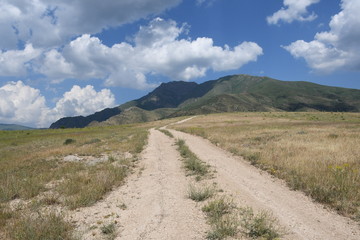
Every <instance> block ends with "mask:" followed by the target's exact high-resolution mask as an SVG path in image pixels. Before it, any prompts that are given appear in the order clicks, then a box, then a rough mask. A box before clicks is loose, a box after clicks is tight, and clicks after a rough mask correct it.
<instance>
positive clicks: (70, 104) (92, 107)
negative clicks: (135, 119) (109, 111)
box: [51, 85, 115, 117]
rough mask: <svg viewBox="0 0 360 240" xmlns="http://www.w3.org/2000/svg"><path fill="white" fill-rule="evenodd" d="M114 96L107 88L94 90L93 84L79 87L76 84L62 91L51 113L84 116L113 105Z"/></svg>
mask: <svg viewBox="0 0 360 240" xmlns="http://www.w3.org/2000/svg"><path fill="white" fill-rule="evenodd" d="M114 105H115V97H114V95H113V94H112V93H111V91H110V90H109V89H103V90H101V91H100V92H96V91H95V89H94V87H93V86H90V85H87V86H86V87H84V88H81V87H79V86H77V85H75V86H73V88H72V89H71V90H70V91H69V92H66V93H64V95H63V98H61V99H60V100H59V101H58V102H57V103H56V107H55V108H54V109H52V111H51V114H55V115H58V116H61V117H63V116H76V115H82V116H86V115H89V114H93V113H94V112H96V111H99V110H102V109H104V108H107V107H114Z"/></svg>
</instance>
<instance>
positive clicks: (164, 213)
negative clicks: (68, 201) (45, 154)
mask: <svg viewBox="0 0 360 240" xmlns="http://www.w3.org/2000/svg"><path fill="white" fill-rule="evenodd" d="M174 142H175V140H174V139H170V138H169V137H167V136H165V135H164V134H163V133H161V132H159V131H157V130H154V129H151V130H150V135H149V140H148V146H147V147H146V149H145V150H144V152H143V155H142V160H141V165H142V166H140V168H141V172H140V173H139V174H134V175H133V176H132V177H130V178H129V179H128V181H127V184H126V185H125V186H122V187H120V188H119V189H118V190H116V191H114V192H112V193H111V194H110V195H109V196H108V197H107V198H106V199H105V200H104V201H101V202H99V203H98V204H96V205H94V206H92V207H88V208H83V209H81V210H80V211H78V212H75V213H74V214H73V216H72V219H73V220H74V221H76V222H78V225H79V227H78V229H79V231H82V233H81V235H82V239H84V240H85V239H86V240H88V239H101V238H103V239H106V238H104V237H105V236H104V235H103V234H102V233H101V232H100V227H97V228H96V229H95V228H94V227H93V228H91V227H90V226H94V225H95V226H96V225H99V224H98V223H99V221H101V222H103V223H101V224H100V225H106V224H109V223H113V222H115V221H116V223H117V224H116V228H117V230H116V234H117V236H118V237H117V238H116V239H128V240H136V239H139V240H140V239H159V240H161V239H164V240H165V239H166V240H168V239H179V240H180V239H184V240H185V239H204V236H205V235H206V231H207V230H208V226H207V224H206V222H205V217H204V214H203V213H202V212H201V210H200V209H199V208H197V207H196V204H195V203H194V202H193V201H192V200H190V199H188V198H187V188H188V184H189V182H188V179H187V178H186V177H185V173H184V170H183V169H182V167H181V164H182V163H181V160H180V155H179V153H178V151H177V150H176V146H174ZM121 208H126V209H123V210H122V209H121ZM89 227H90V228H89Z"/></svg>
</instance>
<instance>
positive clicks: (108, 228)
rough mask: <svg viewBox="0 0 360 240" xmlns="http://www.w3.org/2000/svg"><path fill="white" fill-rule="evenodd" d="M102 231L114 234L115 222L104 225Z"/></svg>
mask: <svg viewBox="0 0 360 240" xmlns="http://www.w3.org/2000/svg"><path fill="white" fill-rule="evenodd" d="M100 230H101V232H102V233H103V234H106V235H110V234H113V233H114V232H115V224H114V223H110V224H108V225H104V226H102V227H101V228H100Z"/></svg>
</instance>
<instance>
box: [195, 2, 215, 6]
mask: <svg viewBox="0 0 360 240" xmlns="http://www.w3.org/2000/svg"><path fill="white" fill-rule="evenodd" d="M215 1H216V0H196V5H198V6H202V5H205V4H206V6H208V7H209V6H211V5H212V4H213V3H214V2H215Z"/></svg>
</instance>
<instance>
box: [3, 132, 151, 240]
mask: <svg viewBox="0 0 360 240" xmlns="http://www.w3.org/2000/svg"><path fill="white" fill-rule="evenodd" d="M149 126H150V125H149ZM149 126H144V125H123V126H110V127H94V128H84V129H57V130H50V129H49V130H26V131H0V238H1V239H3V238H10V239H43V235H41V234H42V233H41V232H43V231H46V229H48V228H49V229H48V230H49V231H50V232H54V234H55V235H56V236H63V237H62V238H61V239H72V237H71V234H69V232H71V231H72V228H71V226H70V225H69V224H68V223H65V222H64V221H63V220H62V219H63V216H61V214H59V215H58V214H55V213H54V212H52V211H50V210H49V211H48V210H46V211H43V209H44V208H46V209H51V207H54V208H56V207H60V208H65V209H76V208H78V207H83V206H89V205H92V204H94V203H95V202H96V201H98V200H100V199H101V198H102V197H103V196H104V195H105V194H106V193H107V192H109V191H111V190H112V188H113V187H116V186H119V185H121V184H122V183H123V181H124V178H125V177H126V176H127V175H128V174H129V173H131V171H132V168H133V167H134V165H135V164H136V161H137V155H138V154H139V153H140V152H141V151H142V149H143V147H144V146H145V144H146V141H147V134H148V131H147V129H148V128H149ZM69 156H70V158H69V159H70V160H64V159H66V158H67V157H69ZM71 159H73V160H71ZM44 219H46V220H45V221H44ZM46 223H48V225H46ZM54 226H58V227H54ZM54 228H55V229H54ZM48 235H49V236H51V233H48ZM55 235H53V236H55ZM50 238H51V237H50ZM50 238H49V239H50Z"/></svg>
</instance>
